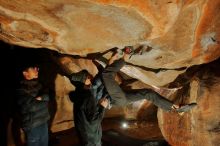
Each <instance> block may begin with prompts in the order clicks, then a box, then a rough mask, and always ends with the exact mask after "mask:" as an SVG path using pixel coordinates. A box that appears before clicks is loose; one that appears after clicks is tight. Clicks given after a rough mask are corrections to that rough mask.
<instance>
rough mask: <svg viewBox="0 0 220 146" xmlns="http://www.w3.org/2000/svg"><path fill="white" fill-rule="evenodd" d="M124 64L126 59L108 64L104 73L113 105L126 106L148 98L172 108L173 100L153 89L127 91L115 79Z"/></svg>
mask: <svg viewBox="0 0 220 146" xmlns="http://www.w3.org/2000/svg"><path fill="white" fill-rule="evenodd" d="M124 65H125V62H124V60H122V59H120V60H117V61H115V62H114V63H113V64H111V65H109V66H107V67H106V68H105V70H104V71H103V73H102V77H103V82H104V85H105V88H106V89H107V91H108V93H109V95H110V96H111V98H112V104H113V106H124V105H127V104H129V103H131V102H134V101H138V100H142V99H146V100H149V101H151V102H152V103H153V104H155V105H156V106H158V107H160V108H162V109H164V110H166V111H170V110H171V109H172V108H171V107H172V105H173V103H172V102H170V101H169V100H167V99H166V98H164V97H163V96H161V95H160V94H158V93H156V92H155V91H153V90H151V89H135V90H132V91H130V92H126V93H125V92H124V91H123V90H122V89H121V88H120V86H119V84H118V83H117V82H116V81H115V76H116V73H117V72H119V70H120V69H121V68H122V67H123V66H124Z"/></svg>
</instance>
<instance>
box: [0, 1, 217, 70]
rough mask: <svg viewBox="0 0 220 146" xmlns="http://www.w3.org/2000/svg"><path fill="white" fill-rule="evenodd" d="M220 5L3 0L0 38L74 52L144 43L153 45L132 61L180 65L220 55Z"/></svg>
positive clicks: (0, 5) (156, 2)
mask: <svg viewBox="0 0 220 146" xmlns="http://www.w3.org/2000/svg"><path fill="white" fill-rule="evenodd" d="M27 3H28V5H27ZM219 7H220V0H215V1H213V0H195V1H187V2H185V1H177V0H171V1H164V0H157V1H145V0H138V1H124V0H116V1H115V0H87V1H82V0H75V1H70V0H62V1H61V0H53V1H43V0H39V1H30V0H19V1H17V0H12V1H5V0H1V1H0V23H1V25H0V26H1V29H0V30H1V35H0V38H1V39H2V40H4V41H7V42H10V43H12V44H18V45H22V46H27V47H44V48H49V49H53V50H56V51H59V52H61V53H67V54H72V55H74V54H75V55H86V54H89V53H95V52H104V51H105V50H108V49H110V48H113V47H123V46H126V45H132V46H136V47H139V46H140V45H144V46H150V47H151V49H149V50H147V51H146V52H144V54H143V55H141V56H134V57H133V58H132V59H131V60H128V61H129V62H130V63H132V64H135V65H140V66H144V67H148V68H180V67H185V66H191V65H193V64H201V63H204V62H210V61H212V60H214V59H216V58H218V57H219V55H220V51H219V49H218V48H219V39H220V35H219V33H220V29H219V27H218V26H219V24H220V21H219V20H220V19H219V17H220V13H219V11H220V10H219V9H218V8H219Z"/></svg>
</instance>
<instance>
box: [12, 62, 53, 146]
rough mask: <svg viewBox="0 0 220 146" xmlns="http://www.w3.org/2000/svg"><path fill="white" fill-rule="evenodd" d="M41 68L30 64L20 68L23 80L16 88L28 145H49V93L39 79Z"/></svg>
mask: <svg viewBox="0 0 220 146" xmlns="http://www.w3.org/2000/svg"><path fill="white" fill-rule="evenodd" d="M38 72H39V68H38V67H37V66H36V65H33V64H29V65H25V66H23V67H21V68H20V73H21V75H22V80H21V81H20V82H19V85H18V87H17V89H16V98H17V105H18V108H19V114H20V118H21V119H20V120H21V126H22V129H23V131H24V133H25V137H26V143H27V146H48V125H47V121H48V120H49V118H50V116H49V112H48V101H49V95H48V94H46V93H44V92H45V91H43V88H42V85H41V84H40V83H39V81H38Z"/></svg>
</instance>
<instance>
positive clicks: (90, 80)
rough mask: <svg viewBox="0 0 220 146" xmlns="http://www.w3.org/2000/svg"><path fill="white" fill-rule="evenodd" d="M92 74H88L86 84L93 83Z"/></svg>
mask: <svg viewBox="0 0 220 146" xmlns="http://www.w3.org/2000/svg"><path fill="white" fill-rule="evenodd" d="M92 78H93V77H92V75H88V76H87V78H86V80H85V85H86V86H88V85H91V84H92Z"/></svg>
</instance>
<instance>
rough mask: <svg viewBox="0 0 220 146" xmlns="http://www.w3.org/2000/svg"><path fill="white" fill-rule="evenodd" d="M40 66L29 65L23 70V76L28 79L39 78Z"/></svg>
mask: <svg viewBox="0 0 220 146" xmlns="http://www.w3.org/2000/svg"><path fill="white" fill-rule="evenodd" d="M38 71H39V68H38V67H29V68H27V69H26V70H25V71H23V76H24V78H25V79H26V80H32V79H37V78H38Z"/></svg>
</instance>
